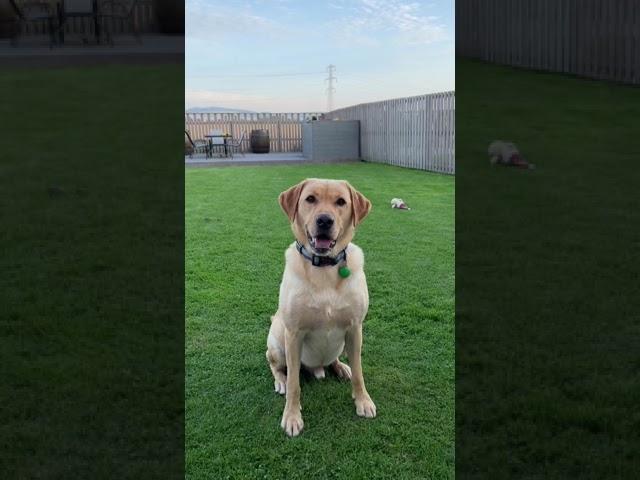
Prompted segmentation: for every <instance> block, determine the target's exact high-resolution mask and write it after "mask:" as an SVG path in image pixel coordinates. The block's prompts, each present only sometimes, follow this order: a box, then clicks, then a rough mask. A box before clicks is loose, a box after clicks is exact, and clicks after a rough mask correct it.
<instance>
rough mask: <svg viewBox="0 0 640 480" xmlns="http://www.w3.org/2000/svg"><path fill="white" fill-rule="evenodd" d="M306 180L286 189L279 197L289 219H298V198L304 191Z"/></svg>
mask: <svg viewBox="0 0 640 480" xmlns="http://www.w3.org/2000/svg"><path fill="white" fill-rule="evenodd" d="M306 183H307V181H306V180H303V181H302V182H300V183H298V184H297V185H294V186H293V187H291V188H290V189H289V190H285V191H284V192H282V193H281V194H280V196H279V197H278V201H279V202H280V206H281V207H282V210H284V213H286V214H287V217H289V220H290V221H291V222H293V221H294V220H295V219H296V213H297V212H298V200H300V194H301V193H302V189H303V188H304V186H305V184H306Z"/></svg>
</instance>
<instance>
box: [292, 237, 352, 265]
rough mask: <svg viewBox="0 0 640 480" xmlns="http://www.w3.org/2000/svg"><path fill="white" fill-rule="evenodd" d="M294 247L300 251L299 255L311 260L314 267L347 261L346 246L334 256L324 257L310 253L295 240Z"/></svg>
mask: <svg viewBox="0 0 640 480" xmlns="http://www.w3.org/2000/svg"><path fill="white" fill-rule="evenodd" d="M296 249H297V250H298V252H300V255H302V256H303V257H304V258H306V259H307V260H309V261H310V262H311V265H313V266H314V267H333V266H335V265H338V264H339V263H342V262H346V261H347V249H346V248H345V249H344V250H342V251H341V252H340V253H339V254H338V255H336V256H335V257H324V256H320V255H314V254H312V253H310V252H309V251H308V250H307V249H306V248H304V245H302V244H301V243H300V242H299V241H297V240H296Z"/></svg>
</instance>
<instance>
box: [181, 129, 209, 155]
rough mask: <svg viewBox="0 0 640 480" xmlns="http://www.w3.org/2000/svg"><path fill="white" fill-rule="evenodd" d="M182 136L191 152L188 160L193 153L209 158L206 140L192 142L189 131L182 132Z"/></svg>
mask: <svg viewBox="0 0 640 480" xmlns="http://www.w3.org/2000/svg"><path fill="white" fill-rule="evenodd" d="M184 135H185V137H186V140H187V142H188V143H189V144H190V145H191V152H189V158H192V157H193V154H194V153H204V154H205V155H206V156H207V157H208V156H209V142H207V141H206V140H196V141H194V140H193V139H192V138H191V135H190V134H189V130H185V131H184Z"/></svg>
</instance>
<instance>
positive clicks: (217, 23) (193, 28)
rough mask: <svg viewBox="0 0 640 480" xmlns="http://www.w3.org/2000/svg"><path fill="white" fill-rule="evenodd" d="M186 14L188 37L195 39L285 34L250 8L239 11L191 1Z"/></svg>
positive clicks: (274, 23) (276, 25)
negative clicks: (236, 35) (237, 35)
mask: <svg viewBox="0 0 640 480" xmlns="http://www.w3.org/2000/svg"><path fill="white" fill-rule="evenodd" d="M185 11H186V19H185V22H186V35H187V37H190V38H192V39H200V40H204V39H206V40H219V39H222V38H224V37H226V36H229V35H234V34H242V33H243V32H251V33H254V34H267V35H277V34H278V33H279V32H281V31H282V26H280V25H278V24H277V23H276V22H274V21H273V20H270V19H268V18H266V17H263V16H261V15H258V14H256V13H254V12H253V11H252V10H251V9H250V8H245V9H244V10H236V9H231V8H227V7H223V6H220V5H215V6H214V5H211V4H208V3H207V2H206V1H204V0H190V1H189V2H187V3H186V4H185Z"/></svg>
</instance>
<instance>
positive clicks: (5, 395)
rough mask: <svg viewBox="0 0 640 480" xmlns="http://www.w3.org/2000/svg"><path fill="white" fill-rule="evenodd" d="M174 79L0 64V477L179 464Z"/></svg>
mask: <svg viewBox="0 0 640 480" xmlns="http://www.w3.org/2000/svg"><path fill="white" fill-rule="evenodd" d="M183 88H184V70H183V67H182V66H181V65H160V66H146V67H137V66H117V65H112V66H95V67H86V68H56V69H46V68H33V69H27V68H24V69H10V68H3V69H1V70H0V92H2V93H0V97H1V99H0V117H1V118H3V119H6V121H3V124H2V130H3V133H2V137H3V141H2V148H1V150H0V157H1V158H0V219H1V220H0V224H1V226H0V243H1V245H2V255H0V271H2V275H1V276H0V378H1V380H0V405H1V406H0V472H1V473H0V477H2V478H7V479H9V478H14V479H22V478H24V479H26V478H68V479H71V478H96V479H97V478H121V479H125V478H136V479H139V478H177V477H180V476H182V474H183V456H182V443H183V421H184V418H183V413H184V410H183V368H182V366H183V352H184V350H183V345H182V338H183V331H184V330H183V323H182V314H183V309H184V303H183V296H182V286H183V255H182V248H183V190H182V188H183V180H182V178H183V177H182V175H183V171H184V170H183V166H182V164H181V162H180V161H179V158H180V154H181V151H182V148H183V147H182V145H181V142H182V140H181V136H182V134H181V133H180V129H181V128H182V116H181V112H182V110H183V100H182V93H181V92H182V91H183ZM176 92H178V94H176ZM159 99H162V101H159ZM171 111H174V112H175V114H174V115H171V114H170V112H171Z"/></svg>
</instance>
